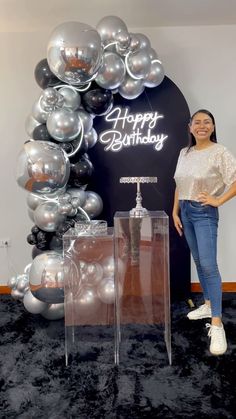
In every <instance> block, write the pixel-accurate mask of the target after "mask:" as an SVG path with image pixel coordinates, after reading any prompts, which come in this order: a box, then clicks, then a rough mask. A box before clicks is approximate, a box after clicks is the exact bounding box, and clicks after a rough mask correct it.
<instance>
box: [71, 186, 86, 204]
mask: <svg viewBox="0 0 236 419" xmlns="http://www.w3.org/2000/svg"><path fill="white" fill-rule="evenodd" d="M67 192H68V193H69V194H70V195H71V196H72V198H78V199H79V205H78V207H83V205H84V204H85V201H86V192H85V191H83V189H79V188H68V189H67Z"/></svg>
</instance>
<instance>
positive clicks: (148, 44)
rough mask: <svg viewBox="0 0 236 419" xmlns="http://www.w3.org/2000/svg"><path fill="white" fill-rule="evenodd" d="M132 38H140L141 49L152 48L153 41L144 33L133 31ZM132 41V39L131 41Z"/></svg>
mask: <svg viewBox="0 0 236 419" xmlns="http://www.w3.org/2000/svg"><path fill="white" fill-rule="evenodd" d="M130 35H131V40H132V37H133V36H134V38H136V39H138V41H139V49H143V48H144V49H150V48H151V42H150V40H149V38H148V37H147V36H146V35H144V34H143V33H134V34H133V33H131V34H130ZM131 42H132V41H131Z"/></svg>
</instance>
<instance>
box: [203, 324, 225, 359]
mask: <svg viewBox="0 0 236 419" xmlns="http://www.w3.org/2000/svg"><path fill="white" fill-rule="evenodd" d="M206 328H208V329H209V331H208V336H210V338H211V343H210V348H209V349H210V352H211V353H212V355H223V354H224V353H225V352H226V350H227V341H226V336H225V331H224V326H223V324H222V325H221V326H214V325H211V324H209V323H207V324H206Z"/></svg>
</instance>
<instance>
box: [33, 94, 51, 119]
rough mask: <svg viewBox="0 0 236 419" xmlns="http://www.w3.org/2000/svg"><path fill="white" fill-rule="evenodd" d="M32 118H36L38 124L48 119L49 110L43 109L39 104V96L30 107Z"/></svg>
mask: <svg viewBox="0 0 236 419" xmlns="http://www.w3.org/2000/svg"><path fill="white" fill-rule="evenodd" d="M32 115H33V118H34V119H36V121H38V122H39V123H40V124H45V122H46V121H47V119H48V116H49V112H47V111H45V110H44V109H43V108H42V107H41V104H40V98H39V99H38V100H36V101H35V102H34V104H33V107H32Z"/></svg>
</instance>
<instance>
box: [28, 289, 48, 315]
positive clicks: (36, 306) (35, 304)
mask: <svg viewBox="0 0 236 419" xmlns="http://www.w3.org/2000/svg"><path fill="white" fill-rule="evenodd" d="M23 304H24V306H25V308H26V310H27V311H28V312H29V313H32V314H40V313H42V312H43V311H44V310H46V308H47V304H46V303H44V302H43V301H40V300H38V299H37V298H36V297H35V296H34V295H33V294H32V292H31V291H30V290H28V291H27V292H26V293H25V295H24V299H23Z"/></svg>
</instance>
